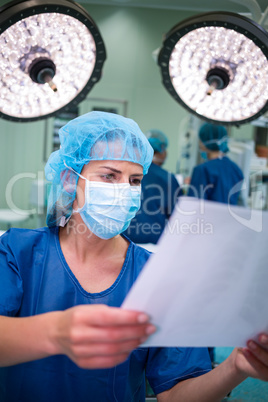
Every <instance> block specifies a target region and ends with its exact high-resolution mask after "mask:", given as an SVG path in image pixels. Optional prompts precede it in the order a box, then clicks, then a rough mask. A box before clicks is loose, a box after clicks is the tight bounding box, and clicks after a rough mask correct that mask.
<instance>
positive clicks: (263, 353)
mask: <svg viewBox="0 0 268 402" xmlns="http://www.w3.org/2000/svg"><path fill="white" fill-rule="evenodd" d="M234 353H235V365H236V368H237V369H238V370H239V371H240V372H241V373H243V374H245V375H246V376H249V377H253V378H258V379H260V380H263V381H268V333H262V334H260V335H259V336H258V338H257V340H255V341H254V340H249V341H248V342H247V347H246V348H243V349H242V348H241V349H239V348H238V349H235V350H234Z"/></svg>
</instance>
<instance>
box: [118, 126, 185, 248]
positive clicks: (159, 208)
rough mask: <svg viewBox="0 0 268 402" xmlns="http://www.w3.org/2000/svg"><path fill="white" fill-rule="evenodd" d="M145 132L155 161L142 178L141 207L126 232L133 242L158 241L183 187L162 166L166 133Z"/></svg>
mask: <svg viewBox="0 0 268 402" xmlns="http://www.w3.org/2000/svg"><path fill="white" fill-rule="evenodd" d="M145 134H146V136H147V138H148V141H149V143H150V144H151V146H152V148H153V150H154V156H153V162H152V164H151V166H150V167H149V170H148V173H147V175H146V176H145V177H144V178H143V180H142V184H141V187H142V195H141V208H140V210H139V211H138V213H137V214H136V216H135V218H133V219H132V221H131V223H130V225H129V227H128V229H127V230H126V232H125V234H126V236H128V237H129V238H130V239H131V240H132V241H133V242H134V243H138V244H139V243H140V244H145V243H153V244H156V243H157V242H158V240H159V238H160V236H161V234H162V233H163V231H164V228H165V226H166V224H167V222H168V219H169V218H170V216H171V214H172V211H173V210H174V208H175V205H176V202H177V199H178V196H179V195H180V186H179V184H178V181H177V179H176V177H175V175H174V174H173V173H171V172H168V171H167V170H165V169H163V168H162V165H163V164H164V162H165V159H166V157H167V147H168V138H167V136H166V135H165V134H164V133H163V132H162V131H160V130H157V129H152V130H149V131H147V132H146V133H145Z"/></svg>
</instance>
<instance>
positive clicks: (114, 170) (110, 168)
mask: <svg viewBox="0 0 268 402" xmlns="http://www.w3.org/2000/svg"><path fill="white" fill-rule="evenodd" d="M100 168H102V169H108V170H111V171H112V172H114V173H122V172H121V170H117V169H115V168H112V167H110V166H100ZM130 176H141V177H142V176H143V174H142V173H133V174H131V175H130Z"/></svg>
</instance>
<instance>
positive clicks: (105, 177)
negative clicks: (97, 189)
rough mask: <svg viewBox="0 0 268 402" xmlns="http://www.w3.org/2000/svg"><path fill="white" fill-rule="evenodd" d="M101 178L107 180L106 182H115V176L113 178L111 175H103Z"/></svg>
mask: <svg viewBox="0 0 268 402" xmlns="http://www.w3.org/2000/svg"><path fill="white" fill-rule="evenodd" d="M102 178H103V179H104V180H107V181H114V180H115V176H114V174H113V173H108V174H104V175H102Z"/></svg>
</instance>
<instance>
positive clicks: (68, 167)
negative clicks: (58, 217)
mask: <svg viewBox="0 0 268 402" xmlns="http://www.w3.org/2000/svg"><path fill="white" fill-rule="evenodd" d="M63 163H64V166H65V167H67V169H70V170H71V171H72V172H74V173H75V174H77V175H78V176H79V177H81V179H83V180H87V179H86V178H85V177H84V176H82V175H81V174H80V173H78V172H76V171H75V170H74V169H73V168H72V167H71V166H68V165H67V163H66V162H65V161H63ZM83 208H84V206H83V207H81V208H78V209H73V213H77V214H79V212H80V211H81V210H82V209H83ZM69 219H70V217H69Z"/></svg>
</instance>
